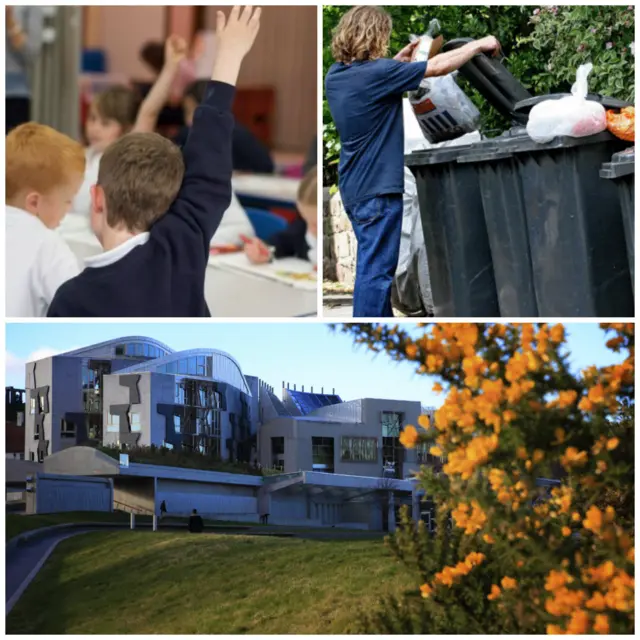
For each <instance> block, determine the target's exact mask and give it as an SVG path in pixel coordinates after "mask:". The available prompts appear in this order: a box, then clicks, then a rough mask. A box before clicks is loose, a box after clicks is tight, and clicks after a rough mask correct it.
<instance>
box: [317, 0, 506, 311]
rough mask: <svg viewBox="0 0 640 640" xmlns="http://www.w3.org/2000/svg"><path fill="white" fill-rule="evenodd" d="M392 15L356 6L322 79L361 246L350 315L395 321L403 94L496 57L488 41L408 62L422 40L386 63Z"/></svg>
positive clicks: (342, 184)
mask: <svg viewBox="0 0 640 640" xmlns="http://www.w3.org/2000/svg"><path fill="white" fill-rule="evenodd" d="M391 28H392V22H391V16H390V15H389V14H388V13H387V12H386V11H385V10H384V9H383V8H382V7H377V6H356V7H353V8H352V9H350V10H349V11H348V12H347V13H345V15H344V16H343V17H342V19H341V20H340V22H339V24H338V26H337V28H336V30H335V33H334V36H333V41H332V43H331V51H332V54H333V57H334V59H335V61H336V62H335V64H333V65H332V66H331V68H330V69H329V72H328V73H327V76H326V78H325V90H326V97H327V102H328V104H329V109H330V111H331V115H332V117H333V120H334V122H335V125H336V128H337V130H338V134H339V136H340V143H341V151H340V164H339V167H338V182H339V188H340V195H341V197H342V203H343V205H344V208H345V211H346V213H347V216H348V217H349V220H350V221H351V225H352V227H353V231H354V234H355V237H356V240H357V242H358V253H357V260H356V282H355V288H354V295H353V315H354V317H356V318H389V317H393V309H392V307H391V285H392V282H393V276H394V274H395V272H396V269H397V266H398V258H399V252H400V235H401V230H402V194H403V191H404V157H403V148H404V129H403V120H402V96H403V94H404V93H405V92H407V91H413V90H416V89H418V87H419V86H420V83H421V82H422V80H424V78H425V77H427V78H428V77H435V76H445V75H447V74H449V73H452V72H453V71H456V70H457V69H459V68H460V67H461V66H462V65H464V64H466V63H467V62H468V61H469V60H471V58H473V57H474V56H475V55H477V54H479V53H483V52H493V53H497V52H499V50H500V43H499V42H498V40H496V38H494V37H492V36H489V37H487V38H482V39H481V40H477V41H474V42H470V43H469V44H467V45H465V46H464V47H461V48H460V49H457V50H455V51H450V52H447V53H442V54H439V55H436V56H434V57H433V58H431V60H429V61H428V63H427V61H423V62H411V58H412V54H413V50H414V48H415V46H416V45H417V44H418V42H419V41H416V42H415V43H412V44H409V45H407V46H406V47H404V49H402V51H400V53H398V54H397V55H396V56H395V57H394V58H393V59H389V58H385V56H386V54H387V50H388V47H389V39H390V36H391Z"/></svg>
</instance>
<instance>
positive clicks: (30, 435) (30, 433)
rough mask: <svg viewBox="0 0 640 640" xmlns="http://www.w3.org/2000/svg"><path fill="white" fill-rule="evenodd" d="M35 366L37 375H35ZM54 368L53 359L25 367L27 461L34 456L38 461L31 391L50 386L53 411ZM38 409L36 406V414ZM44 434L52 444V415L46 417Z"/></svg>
mask: <svg viewBox="0 0 640 640" xmlns="http://www.w3.org/2000/svg"><path fill="white" fill-rule="evenodd" d="M34 366H35V373H34ZM52 367H53V358H44V359H43V360H38V362H27V364H26V365H25V376H26V384H25V389H26V409H25V429H24V432H25V433H24V437H25V441H24V457H25V459H26V460H31V458H32V454H33V458H34V460H35V461H36V462H37V461H38V441H37V440H34V434H35V424H36V422H35V414H32V413H31V393H30V391H31V390H33V389H35V388H37V387H38V388H39V387H44V386H48V387H49V410H50V411H51V386H52V375H53V374H52ZM37 412H38V408H37V406H36V414H37ZM44 433H45V438H46V439H47V440H49V442H50V443H51V413H49V414H48V415H46V416H45V419H44ZM51 451H52V449H51V444H49V453H51Z"/></svg>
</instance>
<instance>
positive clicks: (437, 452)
mask: <svg viewBox="0 0 640 640" xmlns="http://www.w3.org/2000/svg"><path fill="white" fill-rule="evenodd" d="M429 453H430V454H431V455H432V456H441V455H442V449H441V448H440V447H431V449H429Z"/></svg>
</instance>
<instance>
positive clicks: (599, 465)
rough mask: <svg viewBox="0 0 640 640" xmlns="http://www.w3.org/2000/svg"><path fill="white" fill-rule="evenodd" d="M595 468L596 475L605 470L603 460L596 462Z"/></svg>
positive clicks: (605, 466)
mask: <svg viewBox="0 0 640 640" xmlns="http://www.w3.org/2000/svg"><path fill="white" fill-rule="evenodd" d="M596 467H597V471H596V473H597V474H598V475H599V474H601V473H604V472H605V471H606V470H607V463H606V462H605V461H604V460H598V462H596Z"/></svg>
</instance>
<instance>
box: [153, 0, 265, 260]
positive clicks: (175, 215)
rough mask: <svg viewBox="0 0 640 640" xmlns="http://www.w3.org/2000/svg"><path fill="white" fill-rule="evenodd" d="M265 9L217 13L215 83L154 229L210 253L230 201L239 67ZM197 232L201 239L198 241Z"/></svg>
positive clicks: (198, 113)
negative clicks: (178, 181)
mask: <svg viewBox="0 0 640 640" xmlns="http://www.w3.org/2000/svg"><path fill="white" fill-rule="evenodd" d="M260 13H261V10H260V9H255V10H254V9H253V8H252V7H245V8H244V9H243V10H242V11H241V10H240V7H233V9H232V10H231V13H230V14H229V17H228V19H225V16H224V13H223V12H222V11H218V17H217V29H216V40H217V51H216V59H215V63H214V66H213V71H212V74H211V80H212V81H211V82H210V83H209V86H208V88H207V91H206V95H205V98H204V100H203V102H202V104H201V105H200V106H199V107H198V108H197V109H196V112H195V114H194V118H193V125H192V127H191V131H190V133H189V136H188V138H187V141H186V143H185V145H184V147H183V155H184V164H185V174H184V178H183V180H182V186H181V187H180V192H179V193H178V196H177V198H176V200H175V201H174V203H173V204H172V206H171V208H170V210H169V212H168V215H166V216H164V217H163V218H162V219H161V220H160V221H159V222H158V223H157V224H156V225H154V227H153V228H152V233H153V232H154V229H155V232H156V233H158V231H162V230H164V232H165V233H166V232H168V234H169V236H170V238H171V240H172V242H179V241H180V240H179V239H178V235H177V234H180V236H181V237H184V234H185V233H186V234H188V235H189V242H190V243H195V242H196V241H198V242H199V243H201V246H202V248H203V250H204V251H205V252H206V254H207V255H208V253H209V243H210V242H211V238H212V237H213V235H214V233H215V231H216V229H217V228H218V226H219V224H220V220H221V219H222V216H223V214H224V212H225V211H226V210H227V209H228V207H229V204H230V202H231V174H232V169H233V163H232V135H233V116H232V114H231V107H232V105H233V99H234V95H235V83H236V81H237V79H238V73H239V72H240V65H241V64H242V60H243V59H244V57H245V55H246V54H247V53H248V52H249V50H250V49H251V47H252V46H253V42H254V40H255V38H256V35H257V33H258V30H259V28H260ZM196 236H197V240H196Z"/></svg>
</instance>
